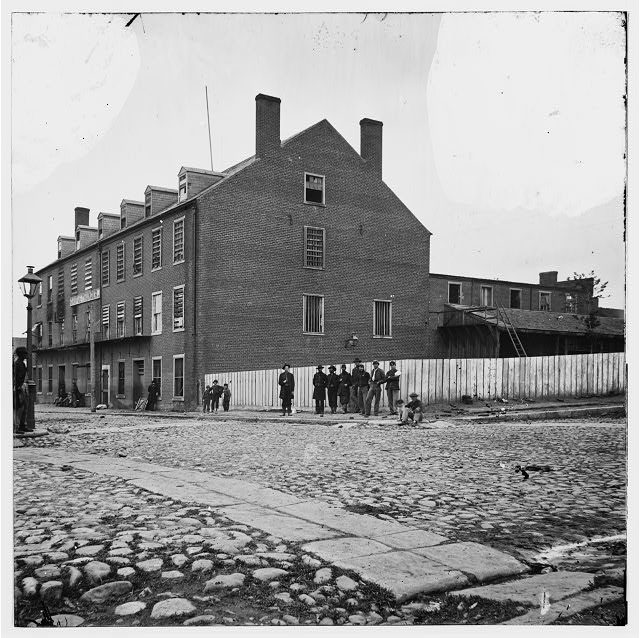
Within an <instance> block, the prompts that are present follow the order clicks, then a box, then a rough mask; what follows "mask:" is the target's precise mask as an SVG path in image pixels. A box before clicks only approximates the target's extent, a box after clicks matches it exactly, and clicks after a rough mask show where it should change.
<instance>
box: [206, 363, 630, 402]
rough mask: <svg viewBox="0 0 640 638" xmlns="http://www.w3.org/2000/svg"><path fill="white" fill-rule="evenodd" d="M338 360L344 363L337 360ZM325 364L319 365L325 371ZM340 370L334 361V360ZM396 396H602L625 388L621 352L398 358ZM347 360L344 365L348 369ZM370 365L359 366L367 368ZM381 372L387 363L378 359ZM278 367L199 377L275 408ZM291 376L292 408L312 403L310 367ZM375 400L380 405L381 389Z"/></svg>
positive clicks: (449, 399)
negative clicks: (474, 357) (521, 356)
mask: <svg viewBox="0 0 640 638" xmlns="http://www.w3.org/2000/svg"><path fill="white" fill-rule="evenodd" d="M342 363H344V362H342ZM329 365H330V364H329V363H327V364H325V371H326V370H327V368H328V366H329ZM334 365H335V366H336V368H337V369H338V370H340V365H341V364H340V363H335V364H334ZM397 365H398V369H399V370H400V373H401V374H400V395H401V396H402V398H403V399H407V397H408V396H409V393H411V392H417V393H418V394H419V395H420V396H421V398H422V400H423V401H424V402H426V403H434V404H435V403H456V402H459V401H461V399H462V396H463V395H470V396H471V397H473V398H474V399H477V400H485V401H488V400H491V399H496V398H499V397H502V398H505V399H536V400H544V399H552V398H556V397H574V396H584V395H592V394H593V395H606V394H608V393H610V392H615V393H621V392H624V391H625V390H626V374H625V355H624V352H604V353H602V352H600V353H596V354H576V355H559V356H548V357H526V358H522V359H520V358H516V359H401V360H398V361H397ZM352 367H353V364H352V363H347V369H348V370H349V371H351V368H352ZM371 367H372V366H371V363H370V362H365V368H366V369H367V370H371ZM380 367H381V368H382V369H383V370H385V371H386V370H388V369H389V362H388V361H380ZM281 372H282V370H280V369H273V370H248V371H242V372H212V373H210V374H207V375H205V385H211V383H212V382H213V380H214V379H218V382H219V383H221V384H223V383H228V384H229V389H230V390H231V393H232V403H233V405H236V406H250V407H265V408H270V407H271V408H275V407H278V406H279V405H280V401H279V399H278V395H279V391H280V389H279V387H278V376H279V375H280V373H281ZM291 372H292V373H293V376H294V378H295V383H296V387H295V392H294V406H296V407H302V408H310V407H312V405H313V401H312V395H313V386H312V379H313V375H314V374H315V372H316V367H315V366H307V367H303V368H292V370H291ZM381 404H382V405H386V392H385V391H384V386H383V392H382V399H381Z"/></svg>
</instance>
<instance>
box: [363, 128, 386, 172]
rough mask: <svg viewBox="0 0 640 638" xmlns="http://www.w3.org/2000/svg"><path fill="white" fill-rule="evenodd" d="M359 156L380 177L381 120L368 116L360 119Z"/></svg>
mask: <svg viewBox="0 0 640 638" xmlns="http://www.w3.org/2000/svg"><path fill="white" fill-rule="evenodd" d="M360 156H361V157H362V159H363V160H366V161H367V165H368V166H370V167H371V169H372V170H373V172H374V173H375V175H376V176H377V177H379V178H380V179H382V122H379V121H378V120H370V119H369V118H368V117H365V118H364V119H362V120H360Z"/></svg>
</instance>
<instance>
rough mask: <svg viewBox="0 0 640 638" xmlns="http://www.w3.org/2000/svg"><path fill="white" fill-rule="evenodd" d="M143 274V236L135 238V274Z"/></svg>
mask: <svg viewBox="0 0 640 638" xmlns="http://www.w3.org/2000/svg"><path fill="white" fill-rule="evenodd" d="M141 274H142V237H136V238H135V239H134V240H133V276H134V277H135V276H136V275H141Z"/></svg>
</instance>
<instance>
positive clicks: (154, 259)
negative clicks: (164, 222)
mask: <svg viewBox="0 0 640 638" xmlns="http://www.w3.org/2000/svg"><path fill="white" fill-rule="evenodd" d="M161 267H162V228H154V230H153V231H152V232H151V270H157V269H158V268H161Z"/></svg>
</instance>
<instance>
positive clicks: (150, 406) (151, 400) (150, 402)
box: [145, 381, 158, 410]
mask: <svg viewBox="0 0 640 638" xmlns="http://www.w3.org/2000/svg"><path fill="white" fill-rule="evenodd" d="M157 401H158V386H157V385H156V382H155V381H152V382H151V383H150V384H149V395H148V396H147V407H146V408H145V410H155V409H156V402H157Z"/></svg>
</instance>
